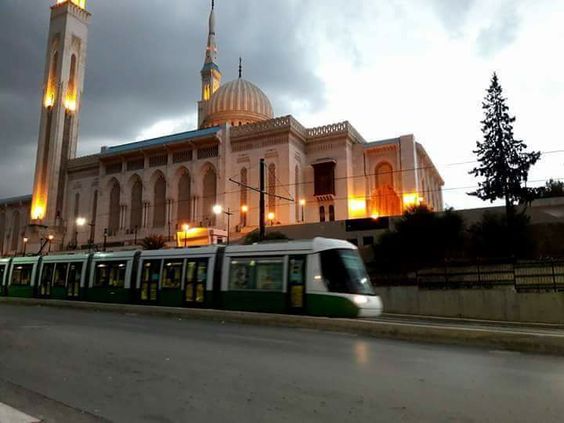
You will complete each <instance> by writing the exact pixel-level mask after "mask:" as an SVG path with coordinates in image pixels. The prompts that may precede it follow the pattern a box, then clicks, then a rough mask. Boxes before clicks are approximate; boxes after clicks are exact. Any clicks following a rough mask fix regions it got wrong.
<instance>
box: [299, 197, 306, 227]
mask: <svg viewBox="0 0 564 423" xmlns="http://www.w3.org/2000/svg"><path fill="white" fill-rule="evenodd" d="M305 204H306V201H305V199H304V198H302V199H300V208H301V209H302V223H303V222H305V218H304V207H305Z"/></svg>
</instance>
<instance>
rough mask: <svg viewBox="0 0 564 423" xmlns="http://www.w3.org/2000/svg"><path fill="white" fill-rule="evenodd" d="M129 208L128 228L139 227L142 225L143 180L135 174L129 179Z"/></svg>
mask: <svg viewBox="0 0 564 423" xmlns="http://www.w3.org/2000/svg"><path fill="white" fill-rule="evenodd" d="M130 186H131V191H130V194H131V196H130V198H131V208H130V212H129V228H130V229H139V228H141V226H143V182H142V181H141V178H140V177H139V175H137V174H135V175H133V176H132V178H131V179H130Z"/></svg>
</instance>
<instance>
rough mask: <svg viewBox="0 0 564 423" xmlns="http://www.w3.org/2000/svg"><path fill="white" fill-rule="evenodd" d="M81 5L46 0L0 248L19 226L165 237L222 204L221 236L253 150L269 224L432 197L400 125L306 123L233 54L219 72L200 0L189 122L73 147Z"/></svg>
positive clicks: (22, 229) (244, 208) (252, 171)
mask: <svg viewBox="0 0 564 423" xmlns="http://www.w3.org/2000/svg"><path fill="white" fill-rule="evenodd" d="M84 7H85V3H84V1H79V0H77V1H57V3H56V4H55V6H53V7H52V15H51V27H50V31H49V41H48V49H47V61H46V67H45V68H46V70H45V84H44V94H43V99H42V112H41V127H40V134H39V142H38V152H37V165H36V169H35V172H36V173H35V175H36V176H35V183H34V189H33V199H32V200H31V201H30V200H29V198H28V197H25V198H23V199H21V198H20V199H17V201H16V202H4V203H2V202H0V246H1V247H2V250H1V251H0V253H2V254H14V253H16V252H17V251H21V247H22V245H21V242H20V240H21V239H23V237H24V236H25V237H26V238H27V237H29V239H35V241H36V242H38V241H39V238H43V239H45V238H46V237H47V236H48V234H53V235H54V236H55V239H54V241H53V249H67V248H71V249H72V248H76V247H77V246H86V245H88V244H89V243H90V241H92V242H93V243H96V244H98V245H100V244H101V243H102V241H103V240H104V239H106V241H107V243H108V245H110V246H122V245H126V246H127V245H130V244H134V243H135V242H136V241H137V242H138V241H140V240H141V239H143V238H144V237H145V236H147V235H152V234H159V235H163V236H164V237H165V238H168V239H169V240H170V241H171V245H176V244H177V243H178V242H179V239H178V238H182V236H180V237H179V236H178V234H179V233H184V229H183V228H186V227H189V228H190V230H192V231H194V230H196V228H206V227H207V228H214V230H217V231H221V230H225V229H227V213H225V212H228V213H229V218H230V226H231V227H230V232H231V238H232V239H235V238H236V237H237V235H240V234H244V233H247V232H250V231H252V230H254V229H256V228H257V226H258V219H259V211H258V204H259V196H258V193H257V192H256V191H255V190H253V188H255V187H258V185H259V170H258V164H259V161H260V159H264V160H265V163H266V168H265V172H266V177H265V184H266V187H265V188H266V192H267V196H266V208H267V210H266V212H267V224H269V225H299V224H303V223H319V222H321V223H323V222H330V221H338V220H345V219H354V218H367V217H373V218H379V217H383V216H393V215H399V214H401V213H402V211H403V210H404V209H405V208H407V207H410V206H413V205H417V204H426V205H428V206H429V207H430V208H432V209H434V210H442V207H443V200H442V192H441V187H442V185H443V181H442V179H441V177H440V175H439V173H438V172H437V170H436V168H435V166H434V165H433V163H432V161H431V159H430V158H429V156H428V155H427V154H426V152H425V150H424V148H423V147H422V146H421V145H420V144H419V143H417V142H416V141H415V139H414V137H413V136H412V135H406V136H401V137H398V138H394V139H389V140H383V141H374V142H368V141H366V140H365V139H364V138H363V137H362V135H360V134H359V133H358V132H357V131H356V130H355V129H354V127H353V126H352V125H351V124H350V123H348V122H341V123H335V124H329V125H324V126H321V127H316V128H306V127H304V126H303V125H302V124H301V123H300V122H298V120H296V119H295V118H294V117H292V116H282V117H275V116H276V115H275V114H274V111H273V108H272V105H271V102H270V100H269V99H268V97H267V96H266V94H265V93H264V92H263V91H262V90H261V89H259V88H258V87H257V86H256V85H254V84H253V83H251V82H249V81H247V80H245V79H244V78H243V75H242V70H241V66H240V68H239V75H238V78H236V79H234V80H233V81H230V82H227V83H224V84H222V74H221V72H220V70H219V66H218V64H217V48H216V39H215V36H216V34H215V11H214V10H213V6H212V11H211V13H210V17H209V31H208V39H207V45H206V52H205V59H204V66H203V68H202V71H201V75H200V76H201V81H200V82H201V87H202V90H201V98H200V100H199V101H198V128H197V129H194V130H191V131H186V132H182V133H179V134H172V135H169V136H164V137H160V138H157V139H151V140H145V141H140V142H133V143H129V144H122V145H117V146H113V147H104V148H102V149H101V151H100V153H99V154H95V155H91V156H86V157H78V158H75V152H76V145H77V134H78V114H79V112H80V99H81V95H82V87H83V82H84V66H85V62H86V40H87V26H88V22H89V19H90V14H89V13H88V12H87V11H86V10H85V9H84ZM233 181H236V182H239V183H241V184H243V185H238V184H236V183H235V182H233ZM277 196H281V197H285V198H287V199H283V198H279V197H277ZM289 199H291V200H293V201H290V200H289ZM216 205H220V206H221V208H218V207H216V210H219V211H220V212H219V213H217V214H216V213H214V206H216ZM16 213H17V214H16ZM16 220H17V221H18V226H14V225H15V223H14V222H15V221H16ZM30 223H31V225H28V224H30ZM10 228H11V229H10ZM14 228H15V229H14ZM14 230H15V232H14ZM30 244H31V241H30ZM28 251H32V249H31V248H29V249H28Z"/></svg>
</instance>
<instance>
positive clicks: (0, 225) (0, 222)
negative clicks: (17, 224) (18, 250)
mask: <svg viewBox="0 0 564 423" xmlns="http://www.w3.org/2000/svg"><path fill="white" fill-rule="evenodd" d="M5 237H6V214H5V213H1V214H0V256H2V255H3V254H4V238H5Z"/></svg>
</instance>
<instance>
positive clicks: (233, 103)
mask: <svg viewBox="0 0 564 423" xmlns="http://www.w3.org/2000/svg"><path fill="white" fill-rule="evenodd" d="M273 117H274V114H273V112H272V105H271V104H270V100H269V99H268V97H267V96H266V94H264V92H262V90H261V89H260V88H258V87H257V86H256V85H254V84H253V83H251V82H249V81H247V80H245V79H242V78H239V79H236V80H234V81H231V82H228V83H227V84H225V85H222V86H221V87H219V89H218V90H217V91H216V92H215V93H214V94H213V95H212V96H211V98H210V100H209V103H208V106H207V113H206V118H205V121H204V126H216V125H220V124H223V123H230V124H231V125H233V126H237V125H244V124H247V123H254V122H259V121H261V120H268V119H272V118H273Z"/></svg>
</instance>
